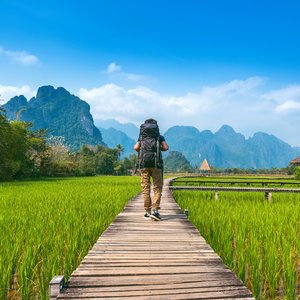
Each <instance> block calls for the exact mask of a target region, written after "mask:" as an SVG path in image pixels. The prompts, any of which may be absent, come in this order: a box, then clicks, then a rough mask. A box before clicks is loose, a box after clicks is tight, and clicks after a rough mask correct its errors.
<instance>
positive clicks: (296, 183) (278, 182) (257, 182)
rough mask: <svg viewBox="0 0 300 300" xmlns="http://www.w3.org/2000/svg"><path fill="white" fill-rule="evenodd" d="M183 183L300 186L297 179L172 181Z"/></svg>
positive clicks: (198, 184) (200, 184)
mask: <svg viewBox="0 0 300 300" xmlns="http://www.w3.org/2000/svg"><path fill="white" fill-rule="evenodd" d="M175 182H176V183H185V185H189V186H193V185H196V186H203V185H206V184H212V183H214V184H218V186H221V185H225V184H227V185H228V184H230V185H236V184H237V185H247V186H249V185H251V184H259V185H262V186H263V187H265V186H268V185H280V186H285V185H298V186H300V182H299V181H290V182H287V181H246V180H243V181H233V180H202V179H201V180H182V179H180V180H176V181H174V183H175Z"/></svg>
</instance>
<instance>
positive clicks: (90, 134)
mask: <svg viewBox="0 0 300 300" xmlns="http://www.w3.org/2000/svg"><path fill="white" fill-rule="evenodd" d="M3 108H4V109H5V110H6V115H7V117H8V119H10V120H15V119H17V120H21V121H26V122H31V123H32V124H33V129H39V128H44V129H47V133H48V135H54V136H64V138H65V142H66V144H67V145H68V146H70V148H71V149H73V150H78V149H79V148H80V147H81V146H82V145H83V144H88V145H97V144H102V145H104V143H103V140H102V136H101V133H100V131H99V129H98V128H96V127H95V126H94V121H93V117H92V115H91V113H90V106H89V105H88V104H87V103H86V102H85V101H83V100H81V99H80V98H78V97H76V96H74V95H71V94H70V93H69V92H68V91H67V90H65V89H64V88H62V87H59V88H57V89H55V88H54V87H52V86H43V87H40V88H39V89H38V92H37V95H36V97H34V98H32V99H30V100H29V101H27V99H26V98H25V97H24V96H16V97H14V98H12V99H11V100H10V101H8V102H7V103H6V104H4V105H3Z"/></svg>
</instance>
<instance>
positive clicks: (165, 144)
mask: <svg viewBox="0 0 300 300" xmlns="http://www.w3.org/2000/svg"><path fill="white" fill-rule="evenodd" d="M168 150H169V145H168V144H167V143H166V141H163V142H161V151H168Z"/></svg>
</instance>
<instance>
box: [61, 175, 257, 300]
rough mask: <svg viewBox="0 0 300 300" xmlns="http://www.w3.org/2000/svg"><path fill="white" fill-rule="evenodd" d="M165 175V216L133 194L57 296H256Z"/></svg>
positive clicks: (237, 297)
mask: <svg viewBox="0 0 300 300" xmlns="http://www.w3.org/2000/svg"><path fill="white" fill-rule="evenodd" d="M168 183H169V181H168V180H165V185H164V188H163V196H162V202H161V206H162V209H161V214H162V216H163V220H162V221H159V222H157V221H152V220H145V219H144V218H143V213H144V211H143V200H142V196H141V195H138V196H137V197H135V198H134V199H132V200H131V201H130V202H129V203H128V205H127V206H126V207H125V208H124V210H123V211H122V212H121V213H120V214H119V215H118V216H117V218H116V219H115V221H114V222H113V223H112V224H111V225H110V226H109V228H108V229H107V230H106V231H105V232H104V233H103V234H102V235H101V237H100V238H99V239H98V241H97V242H96V244H95V245H94V246H93V248H92V249H91V250H90V251H89V253H88V255H87V256H86V257H85V258H84V259H83V261H82V263H81V264H80V266H79V267H78V268H77V269H76V270H75V271H74V272H73V274H72V277H71V278H70V280H69V281H68V283H67V288H66V289H65V290H64V291H63V292H62V293H61V294H60V295H59V296H58V297H57V299H124V298H127V299H129V298H130V299H244V300H245V299H254V298H253V297H252V295H251V293H250V291H249V290H248V289H247V288H246V287H245V286H244V285H243V284H242V283H241V282H240V281H239V280H238V279H237V278H236V276H235V275H234V274H233V273H232V272H231V271H230V270H229V269H228V268H227V267H226V266H225V265H224V264H223V262H222V260H221V259H220V257H219V256H218V255H217V254H215V253H214V251H213V250H212V249H211V247H210V246H209V245H208V244H207V243H206V242H205V240H204V239H203V237H202V236H201V235H200V234H199V232H198V230H197V229H196V228H195V227H194V225H193V224H191V223H190V222H189V220H188V219H187V217H186V216H185V214H184V213H183V212H182V211H181V209H180V208H179V206H178V205H177V204H176V203H175V201H174V199H173V197H172V194H171V191H170V190H169V187H168Z"/></svg>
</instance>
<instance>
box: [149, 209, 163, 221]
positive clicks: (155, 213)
mask: <svg viewBox="0 0 300 300" xmlns="http://www.w3.org/2000/svg"><path fill="white" fill-rule="evenodd" d="M150 218H151V219H153V220H156V221H160V220H161V216H160V214H159V213H158V211H157V210H152V212H151V215H150Z"/></svg>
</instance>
